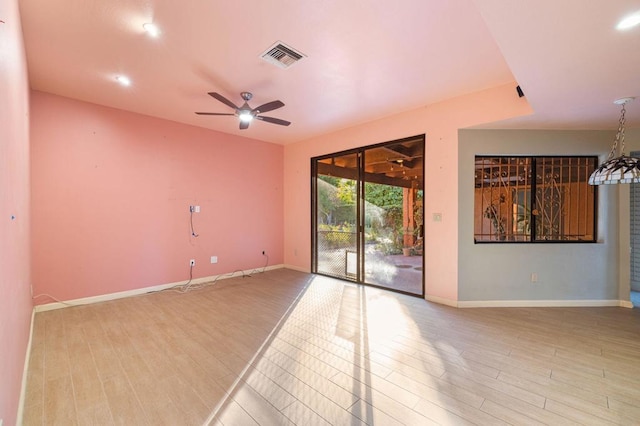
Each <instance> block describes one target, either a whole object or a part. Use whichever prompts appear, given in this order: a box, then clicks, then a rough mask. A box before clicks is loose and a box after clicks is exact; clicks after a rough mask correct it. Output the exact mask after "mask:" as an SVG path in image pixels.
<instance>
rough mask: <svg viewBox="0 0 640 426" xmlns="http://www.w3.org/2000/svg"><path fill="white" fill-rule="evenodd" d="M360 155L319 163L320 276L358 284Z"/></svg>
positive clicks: (317, 229) (317, 203)
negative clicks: (329, 276) (323, 275)
mask: <svg viewBox="0 0 640 426" xmlns="http://www.w3.org/2000/svg"><path fill="white" fill-rule="evenodd" d="M358 163H359V156H358V154H348V155H340V156H335V157H330V158H325V159H322V160H318V161H317V163H316V172H317V174H316V178H315V179H316V181H315V190H316V194H315V197H316V198H315V206H316V226H315V232H316V235H315V245H316V247H315V254H314V255H315V256H316V257H315V262H316V272H318V273H321V274H325V275H331V276H334V277H339V278H343V279H349V280H354V281H357V280H358V279H359V276H358V268H359V262H358V234H357V229H358V226H357V224H358V220H359V215H358V207H359V202H358V182H359V181H358V173H359V172H358Z"/></svg>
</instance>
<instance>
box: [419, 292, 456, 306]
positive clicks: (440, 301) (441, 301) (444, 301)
mask: <svg viewBox="0 0 640 426" xmlns="http://www.w3.org/2000/svg"><path fill="white" fill-rule="evenodd" d="M424 298H425V299H426V300H427V301H429V302H433V303H437V304H439V305H446V306H452V307H454V308H457V307H458V304H459V303H460V302H458V301H457V300H451V299H445V298H444V297H438V296H430V295H428V294H427V295H426V296H424Z"/></svg>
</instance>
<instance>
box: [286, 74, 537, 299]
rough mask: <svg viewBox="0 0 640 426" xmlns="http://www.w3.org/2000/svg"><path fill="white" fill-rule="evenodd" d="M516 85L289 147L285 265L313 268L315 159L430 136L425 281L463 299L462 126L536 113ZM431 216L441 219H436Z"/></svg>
mask: <svg viewBox="0 0 640 426" xmlns="http://www.w3.org/2000/svg"><path fill="white" fill-rule="evenodd" d="M515 86H516V84H515V83H513V84H508V85H505V86H501V87H496V88H493V89H489V90H485V91H482V92H478V93H473V94H470V95H465V96H462V97H459V98H455V99H451V100H448V101H444V102H441V103H438V104H434V105H429V106H426V107H424V108H420V109H417V110H413V111H409V112H406V113H402V114H398V115H395V116H392V117H387V118H384V119H381V120H378V121H374V122H371V123H367V124H363V125H360V126H356V127H352V128H349V129H345V130H342V131H338V132H335V133H332V134H328V135H323V136H319V137H317V138H313V139H310V140H307V141H304V142H299V143H296V144H292V145H287V146H286V147H285V153H284V156H285V174H284V177H285V236H284V240H285V263H286V264H287V265H291V266H294V267H297V268H300V269H304V270H309V269H310V267H311V262H310V259H311V241H310V233H311V228H310V221H311V213H310V208H311V201H310V179H309V176H310V158H311V157H314V156H318V155H322V154H329V153H332V152H337V151H341V150H345V149H349V148H353V147H358V146H364V145H370V144H374V143H379V142H386V141H390V140H395V139H400V138H404V137H408V136H413V135H418V134H426V153H425V251H424V254H425V277H426V281H425V282H426V293H427V296H431V297H434V298H441V299H445V300H447V301H455V300H457V297H458V255H457V252H458V248H457V244H458V219H457V218H458V129H460V128H464V127H469V126H473V125H478V124H481V123H489V122H493V121H497V120H502V119H506V118H511V117H515V116H520V115H525V114H530V113H531V112H532V111H531V108H530V107H529V104H528V103H527V101H526V100H525V99H524V98H518V96H517V94H516V90H515ZM433 213H441V214H442V222H433V221H431V220H430V219H431V217H432V215H433Z"/></svg>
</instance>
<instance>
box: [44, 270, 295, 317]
mask: <svg viewBox="0 0 640 426" xmlns="http://www.w3.org/2000/svg"><path fill="white" fill-rule="evenodd" d="M284 267H285V266H284V265H283V264H280V265H272V266H267V267H266V268H252V269H246V270H244V271H234V272H230V273H227V274H220V275H211V276H208V277H202V278H195V279H193V280H191V283H192V284H203V283H207V282H210V281H214V280H218V281H219V280H224V279H227V278H233V277H237V276H242V275H250V274H252V273H255V272H256V271H260V272H262V271H263V270H265V271H272V270H274V269H282V268H284ZM187 282H188V281H179V282H175V283H168V284H160V285H156V286H152V287H143V288H136V289H134V290H127V291H120V292H117V293H109V294H102V295H99V296H91V297H83V298H80V299H72V300H65V301H62V302H53V303H47V304H44V305H37V306H35V307H34V311H35V312H45V311H52V310H54V309H62V308H68V307H69V306H78V305H88V304H91V303H98V302H106V301H109V300H116V299H122V298H125V297H131V296H138V295H140V294H145V293H149V292H152V291H160V290H166V289H168V288H171V287H177V286H181V285H185V284H186V283H187Z"/></svg>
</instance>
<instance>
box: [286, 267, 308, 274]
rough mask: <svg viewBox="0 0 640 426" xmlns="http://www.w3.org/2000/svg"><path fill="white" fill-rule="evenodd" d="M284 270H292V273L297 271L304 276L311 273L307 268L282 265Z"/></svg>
mask: <svg viewBox="0 0 640 426" xmlns="http://www.w3.org/2000/svg"><path fill="white" fill-rule="evenodd" d="M284 268H287V269H293V270H294V271H298V272H304V273H306V274H310V273H311V269H309V268H302V267H300V266H295V265H284Z"/></svg>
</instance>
